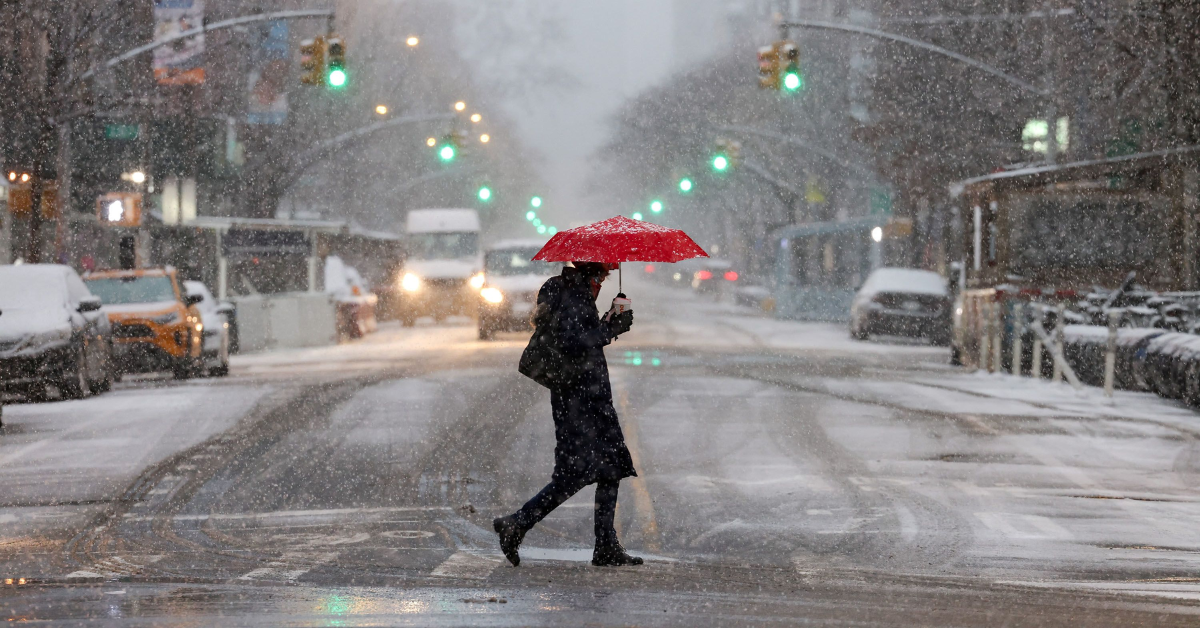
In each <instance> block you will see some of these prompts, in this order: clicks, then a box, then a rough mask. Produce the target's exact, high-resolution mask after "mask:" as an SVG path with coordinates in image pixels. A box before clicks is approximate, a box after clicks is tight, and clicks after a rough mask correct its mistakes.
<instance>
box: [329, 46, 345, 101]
mask: <svg viewBox="0 0 1200 628" xmlns="http://www.w3.org/2000/svg"><path fill="white" fill-rule="evenodd" d="M325 65H326V69H327V72H326V74H325V76H326V77H327V78H328V84H329V86H330V87H332V88H333V89H342V88H343V87H345V86H346V80H347V76H346V42H345V41H343V40H342V38H341V37H336V36H334V37H330V38H329V40H328V41H327V42H326V44H325Z"/></svg>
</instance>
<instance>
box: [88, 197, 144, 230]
mask: <svg viewBox="0 0 1200 628" xmlns="http://www.w3.org/2000/svg"><path fill="white" fill-rule="evenodd" d="M96 219H97V220H99V221H100V224H102V225H104V226H107V227H140V226H141V224H142V195H141V194H139V193H136V192H109V193H108V194H101V195H100V196H99V197H98V198H97V199H96Z"/></svg>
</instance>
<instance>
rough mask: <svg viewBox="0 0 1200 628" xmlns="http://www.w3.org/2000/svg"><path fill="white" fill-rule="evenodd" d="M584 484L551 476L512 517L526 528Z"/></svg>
mask: <svg viewBox="0 0 1200 628" xmlns="http://www.w3.org/2000/svg"><path fill="white" fill-rule="evenodd" d="M585 486H587V484H582V483H580V482H577V481H573V480H564V479H562V478H553V479H551V480H550V483H549V484H547V485H546V487H545V488H543V489H542V490H541V491H540V492H539V493H538V494H537V495H534V496H533V499H530V500H529V501H528V502H525V505H524V506H521V509H520V510H518V511H517V512H515V513H513V517H514V518H515V519H516V520H517V524H518V525H520V526H521V527H522V528H524V529H526V530H528V529H530V528H532V527H533V526H534V525H536V524H537V522H539V521H541V520H542V519H544V518H545V517H546V515H548V514H550V512H551V511H553V510H554V509H555V508H558V507H559V506H561V505H562V503H563V502H565V501H567V500H568V499H570V498H571V496H572V495H574V494H575V493H578V492H579V489H581V488H583V487H585Z"/></svg>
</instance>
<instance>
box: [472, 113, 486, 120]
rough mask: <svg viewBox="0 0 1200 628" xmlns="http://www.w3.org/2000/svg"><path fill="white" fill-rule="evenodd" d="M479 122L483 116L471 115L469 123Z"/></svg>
mask: <svg viewBox="0 0 1200 628" xmlns="http://www.w3.org/2000/svg"><path fill="white" fill-rule="evenodd" d="M480 120H483V116H481V115H479V114H477V113H473V114H471V122H479V121H480Z"/></svg>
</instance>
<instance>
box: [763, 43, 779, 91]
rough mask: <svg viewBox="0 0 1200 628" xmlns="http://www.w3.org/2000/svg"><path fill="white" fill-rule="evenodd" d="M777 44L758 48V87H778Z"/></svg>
mask: <svg viewBox="0 0 1200 628" xmlns="http://www.w3.org/2000/svg"><path fill="white" fill-rule="evenodd" d="M777 46H778V44H771V45H770V46H763V47H762V48H759V49H758V86H759V88H760V89H779V48H778V47H777Z"/></svg>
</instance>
